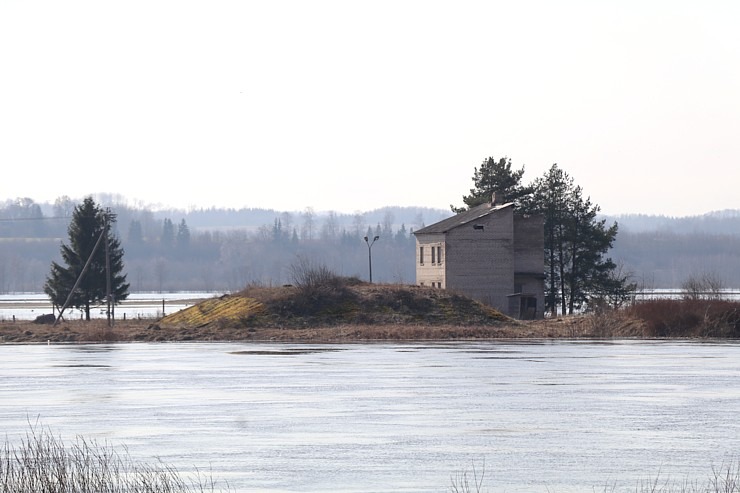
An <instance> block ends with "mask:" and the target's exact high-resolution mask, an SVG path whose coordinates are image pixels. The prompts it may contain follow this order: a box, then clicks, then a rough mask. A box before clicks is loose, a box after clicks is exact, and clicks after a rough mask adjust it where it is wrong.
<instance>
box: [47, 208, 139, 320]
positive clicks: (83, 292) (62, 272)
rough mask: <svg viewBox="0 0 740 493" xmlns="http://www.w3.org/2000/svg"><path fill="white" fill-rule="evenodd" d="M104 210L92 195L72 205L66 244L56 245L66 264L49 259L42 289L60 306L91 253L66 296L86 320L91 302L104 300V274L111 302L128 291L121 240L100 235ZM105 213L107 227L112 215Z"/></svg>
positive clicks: (102, 232)
mask: <svg viewBox="0 0 740 493" xmlns="http://www.w3.org/2000/svg"><path fill="white" fill-rule="evenodd" d="M106 214H107V213H106V211H104V210H102V209H101V208H100V207H99V206H98V205H97V204H95V202H94V201H93V199H92V197H87V198H85V199H84V201H83V202H82V204H80V205H78V206H77V207H75V209H74V212H73V213H72V220H71V222H70V224H69V228H68V230H67V231H68V235H69V244H68V245H65V244H62V246H61V249H60V252H61V256H62V260H63V261H64V264H66V267H65V266H62V265H60V264H58V263H56V262H52V264H51V271H50V273H49V276H48V277H47V279H46V283H45V284H44V292H45V293H46V294H47V295H49V298H51V301H52V303H53V304H54V305H55V306H57V307H62V306H63V305H64V303H65V302H66V301H67V298H68V297H69V294H70V292H71V291H72V288H73V287H74V285H75V282H76V281H77V279H78V278H79V277H80V274H81V273H82V271H83V269H84V266H85V264H86V263H87V261H88V259H89V258H90V257H91V255H92V258H91V259H90V265H89V266H88V268H87V271H86V272H85V275H84V276H83V277H82V279H81V280H80V283H79V285H78V286H77V289H76V290H75V292H74V293H73V294H72V297H71V299H70V306H73V307H75V308H78V309H81V310H84V312H85V319H86V320H90V307H91V306H92V305H95V304H98V303H101V302H103V301H106V300H107V283H108V277H107V276H108V275H110V283H111V295H112V297H113V302H114V303H119V302H121V301H123V300H125V299H126V298H127V297H128V294H129V293H128V288H129V284H128V283H127V282H126V275H125V274H123V248H122V247H121V243H120V241H119V240H118V238H116V237H115V236H114V235H113V234H110V232H109V234H108V235H104V231H105V228H106ZM108 217H109V219H110V221H109V222H108V227H110V222H111V221H112V218H111V217H110V215H109V216H108ZM101 235H103V241H101V244H100V245H99V247H98V249H97V250H95V254H94V255H93V250H94V249H95V244H96V243H97V242H98V239H99V238H101ZM105 238H107V242H108V245H107V246H108V258H109V262H106V248H105V247H106V245H105ZM107 263H108V264H109V265H110V272H108V271H107V269H106V264H107Z"/></svg>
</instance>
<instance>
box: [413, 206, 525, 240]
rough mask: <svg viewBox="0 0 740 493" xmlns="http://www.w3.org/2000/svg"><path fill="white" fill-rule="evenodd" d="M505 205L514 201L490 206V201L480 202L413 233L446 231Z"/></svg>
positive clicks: (484, 215)
mask: <svg viewBox="0 0 740 493" xmlns="http://www.w3.org/2000/svg"><path fill="white" fill-rule="evenodd" d="M507 207H514V202H507V203H506V204H501V205H495V206H493V207H492V206H491V204H490V202H488V203H485V204H481V205H479V206H477V207H473V208H472V209H470V210H467V211H465V212H460V213H459V214H455V215H454V216H452V217H448V218H447V219H443V220H441V221H439V222H436V223H434V224H430V225H429V226H425V227H423V228H421V229H420V230H418V231H414V234H415V235H418V234H422V235H423V234H439V233H447V232H448V231H450V230H451V229H455V228H458V227H460V226H464V225H466V224H468V223H471V222H473V221H475V220H478V219H480V218H482V217H486V216H487V215H489V214H491V213H493V212H497V211H500V210H503V209H506V208H507Z"/></svg>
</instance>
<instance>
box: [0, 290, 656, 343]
mask: <svg viewBox="0 0 740 493" xmlns="http://www.w3.org/2000/svg"><path fill="white" fill-rule="evenodd" d="M643 335H644V325H643V324H642V323H641V322H639V321H636V320H634V319H630V318H628V317H625V316H622V315H620V314H618V313H613V314H610V315H609V316H608V317H607V316H595V315H592V316H578V317H563V318H557V319H546V320H537V321H517V320H513V319H511V318H508V317H506V316H504V315H502V314H501V313H500V312H498V311H496V310H494V309H492V308H490V307H488V306H485V305H483V304H481V303H478V302H476V301H474V300H471V299H469V298H466V297H464V296H461V295H458V294H455V293H452V292H449V291H445V290H439V289H432V288H423V287H417V286H399V285H377V284H365V283H359V282H347V281H346V280H340V281H336V282H332V283H328V284H326V283H325V284H322V285H320V286H308V287H305V286H303V287H294V286H286V287H279V288H251V289H248V290H245V291H244V292H241V293H238V294H235V295H228V296H222V297H218V298H212V299H209V300H205V301H203V302H202V303H199V304H197V305H195V306H192V307H189V308H187V309H185V310H182V311H180V312H177V313H174V314H172V315H168V316H167V317H164V318H162V319H159V320H128V321H124V322H121V321H117V322H116V323H115V324H114V326H113V327H108V326H107V323H106V321H105V320H93V321H90V322H84V321H80V320H75V321H62V322H61V323H60V324H58V325H57V326H53V325H49V324H36V323H34V322H16V323H5V324H0V343H47V342H49V343H52V342H53V343H83V342H137V341H138V342H153V341H158V342H160V341H161V342H165V341H284V342H353V341H429V340H439V341H443V340H444V341H446V340H474V339H479V340H482V339H510V338H598V337H641V336H643Z"/></svg>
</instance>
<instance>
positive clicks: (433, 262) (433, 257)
mask: <svg viewBox="0 0 740 493" xmlns="http://www.w3.org/2000/svg"><path fill="white" fill-rule="evenodd" d="M434 253H435V252H434V247H432V265H434V264H436V263H437V257H435V255H434Z"/></svg>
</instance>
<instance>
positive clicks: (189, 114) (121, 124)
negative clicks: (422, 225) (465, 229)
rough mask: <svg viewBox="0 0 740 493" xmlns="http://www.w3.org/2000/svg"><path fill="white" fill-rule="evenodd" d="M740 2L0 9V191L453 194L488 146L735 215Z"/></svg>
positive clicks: (314, 198) (178, 201) (344, 198)
mask: <svg viewBox="0 0 740 493" xmlns="http://www.w3.org/2000/svg"><path fill="white" fill-rule="evenodd" d="M738 26H740V2H738V1H736V0H728V1H712V0H707V1H680V0H670V1H668V0H666V1H649V0H640V1H630V0H626V1H625V0H620V1H599V0H588V1H570V0H563V1H527V0H524V1H508V0H507V1H464V0H463V1H459V0H458V1H454V2H453V1H450V2H439V1H404V0H392V1H385V0H373V1H365V2H358V1H349V0H341V1H323V0H310V1H307V0H300V1H282V0H265V1H246V0H242V1H229V0H208V1H188V0H164V1H163V0H141V1H140V0H126V1H107V0H92V1H78V0H65V1H59V0H53V1H34V0H0V166H2V168H1V169H2V178H1V179H0V199H2V200H4V199H9V198H15V197H31V198H33V199H35V200H36V201H39V202H40V201H53V200H54V199H55V198H56V197H58V196H60V195H69V196H71V197H73V198H78V197H82V196H84V195H86V194H94V193H98V192H107V193H116V194H121V195H123V196H125V197H128V198H130V199H131V201H132V203H137V202H138V203H143V204H146V205H156V204H161V205H164V206H173V207H184V208H191V207H196V208H197V207H209V206H219V207H236V208H239V207H264V208H275V209H278V210H302V209H304V208H306V207H309V206H310V207H313V208H314V209H315V210H317V211H322V210H336V211H342V212H353V211H356V210H363V211H364V210H369V209H373V208H376V207H381V206H385V205H402V206H403V205H416V206H427V207H439V208H448V207H449V205H450V204H452V203H454V204H455V205H460V204H461V196H462V195H463V194H465V193H467V192H468V190H469V189H470V187H471V186H472V181H471V176H472V173H473V168H474V167H475V166H478V165H479V164H480V162H481V161H482V160H483V159H484V158H485V157H487V156H494V157H496V158H499V157H501V156H508V157H510V158H511V159H512V162H513V163H514V165H515V166H516V167H517V168H518V167H520V166H522V165H524V166H525V169H526V172H525V181H530V180H532V179H534V178H536V177H538V176H540V175H542V174H543V173H544V172H545V171H546V170H547V168H549V166H550V165H552V164H553V163H558V165H559V166H560V167H561V168H563V169H564V170H565V171H567V172H568V173H569V174H570V175H571V176H572V177H573V178H574V179H575V182H576V183H577V184H579V185H581V186H582V187H583V188H584V190H585V192H586V194H588V195H590V196H591V198H592V199H593V201H594V202H596V203H598V204H600V205H601V207H602V211H603V212H605V213H609V214H620V213H648V214H666V215H676V216H681V215H693V214H701V213H704V212H709V211H713V210H721V209H727V208H733V209H734V208H740V194H738V185H739V184H740V27H738Z"/></svg>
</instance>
